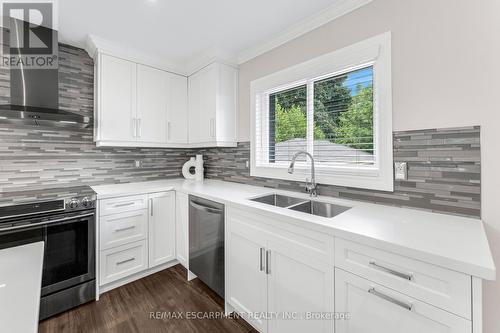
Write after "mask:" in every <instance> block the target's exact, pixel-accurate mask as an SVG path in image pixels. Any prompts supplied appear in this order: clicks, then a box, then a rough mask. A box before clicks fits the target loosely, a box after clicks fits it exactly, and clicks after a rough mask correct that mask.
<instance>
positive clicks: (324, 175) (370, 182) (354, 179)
mask: <svg viewBox="0 0 500 333" xmlns="http://www.w3.org/2000/svg"><path fill="white" fill-rule="evenodd" d="M250 176H252V177H262V178H270V179H281V180H288V181H298V182H304V181H305V180H306V178H307V179H310V178H311V171H310V168H303V167H300V168H299V167H296V168H295V171H294V173H293V174H289V173H288V168H283V167H266V166H252V167H251V168H250ZM316 183H318V184H322V185H334V186H345V187H354V188H363V189H370V190H378V191H388V192H392V191H394V181H393V171H392V170H386V171H385V172H384V171H382V172H381V170H377V169H369V170H367V169H359V170H354V169H350V170H331V171H329V172H324V171H320V170H318V169H316Z"/></svg>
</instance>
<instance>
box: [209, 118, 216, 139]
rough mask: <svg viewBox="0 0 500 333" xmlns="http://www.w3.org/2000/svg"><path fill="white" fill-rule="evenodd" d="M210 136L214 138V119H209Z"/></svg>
mask: <svg viewBox="0 0 500 333" xmlns="http://www.w3.org/2000/svg"><path fill="white" fill-rule="evenodd" d="M210 136H211V137H212V138H213V137H215V119H214V118H211V119H210Z"/></svg>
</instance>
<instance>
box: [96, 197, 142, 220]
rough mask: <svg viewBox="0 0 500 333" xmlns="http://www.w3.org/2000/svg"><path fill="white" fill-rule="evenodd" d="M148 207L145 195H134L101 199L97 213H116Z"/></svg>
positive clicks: (103, 214)
mask: <svg viewBox="0 0 500 333" xmlns="http://www.w3.org/2000/svg"><path fill="white" fill-rule="evenodd" d="M147 208H148V196H147V195H134V196H130V197H120V198H112V199H105V200H101V201H100V203H99V215H100V216H105V215H110V214H116V213H123V212H129V211H132V210H140V209H147Z"/></svg>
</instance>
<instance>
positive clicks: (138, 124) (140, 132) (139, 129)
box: [137, 118, 142, 138]
mask: <svg viewBox="0 0 500 333" xmlns="http://www.w3.org/2000/svg"><path fill="white" fill-rule="evenodd" d="M137 131H138V132H139V134H138V135H137V136H138V137H139V138H140V137H141V136H142V124H141V118H137Z"/></svg>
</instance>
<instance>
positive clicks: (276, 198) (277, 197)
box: [250, 194, 351, 218]
mask: <svg viewBox="0 0 500 333" xmlns="http://www.w3.org/2000/svg"><path fill="white" fill-rule="evenodd" d="M250 200H252V201H256V202H261V203H265V204H268V205H272V206H276V207H282V208H288V209H291V210H295V211H298V212H303V213H307V214H312V215H317V216H322V217H328V218H330V217H334V216H337V215H339V214H340V213H343V212H345V211H346V210H348V209H350V208H351V207H346V206H340V205H335V204H331V203H327V202H321V201H315V200H307V199H301V198H294V197H289V196H286V195H281V194H268V195H264V196H262V197H257V198H253V199H250Z"/></svg>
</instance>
